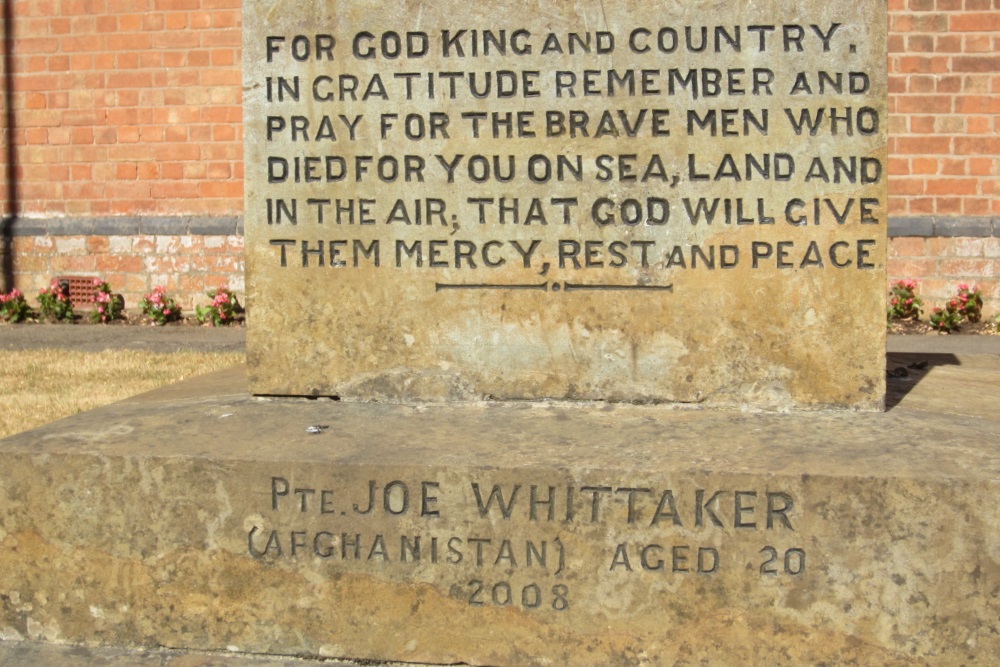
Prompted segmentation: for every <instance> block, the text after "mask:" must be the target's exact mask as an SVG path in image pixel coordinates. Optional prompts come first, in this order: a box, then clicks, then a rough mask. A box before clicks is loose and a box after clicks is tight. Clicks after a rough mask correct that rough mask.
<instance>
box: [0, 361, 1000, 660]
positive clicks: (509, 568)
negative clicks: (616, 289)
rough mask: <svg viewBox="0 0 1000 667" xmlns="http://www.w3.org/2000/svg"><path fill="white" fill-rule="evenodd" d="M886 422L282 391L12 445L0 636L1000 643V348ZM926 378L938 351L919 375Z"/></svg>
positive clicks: (435, 648) (2, 535) (465, 648)
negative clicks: (329, 397)
mask: <svg viewBox="0 0 1000 667" xmlns="http://www.w3.org/2000/svg"><path fill="white" fill-rule="evenodd" d="M919 360H926V361H929V364H928V365H927V367H926V368H924V369H921V368H910V369H909V372H908V376H907V377H905V378H898V379H890V381H889V402H890V405H891V407H890V409H889V411H888V412H887V413H885V414H845V413H836V414H831V413H818V414H817V413H800V414H750V413H740V412H709V411H702V410H675V409H668V408H663V407H655V406H610V405H603V404H589V405H579V404H558V403H514V404H501V405H496V404H478V405H462V406H427V405H422V406H398V405H379V404H349V403H337V402H332V401H310V400H279V399H256V398H252V397H250V396H249V395H247V394H246V393H244V392H243V391H242V387H243V386H245V384H244V383H245V379H244V375H243V371H242V369H235V370H233V371H228V372H225V373H222V374H216V375H214V376H208V377H206V378H203V379H200V380H196V381H192V382H188V383H182V384H180V385H175V386H173V387H171V388H168V389H164V390H160V391H157V392H153V393H150V394H146V395H143V396H140V397H137V398H134V399H131V400H129V401H126V402H123V403H119V404H116V405H113V406H109V407H107V408H103V409H100V410H95V411H93V412H89V413H85V414H81V415H78V416H76V417H73V418H70V419H66V420H63V421H60V422H56V423H54V424H50V425H48V426H46V427H43V428H40V429H36V430H34V431H30V432H27V433H23V434H20V435H17V436H14V437H12V438H9V439H7V440H5V441H3V443H2V444H0V639H7V640H18V639H35V640H45V641H53V642H66V643H86V644H102V645H117V646H126V647H155V646H168V647H186V648H190V649H200V650H209V651H217V650H227V649H228V650H238V651H241V652H248V653H268V654H277V655H306V656H331V657H343V658H353V659H377V660H396V661H407V662H423V663H435V664H439V663H442V664H450V663H456V662H465V663H469V664H473V665H511V666H514V665H516V666H521V665H570V664H572V665H595V666H596V665H658V664H676V663H677V662H678V661H679V662H680V663H684V662H685V661H686V662H691V663H692V664H693V663H700V662H704V664H711V665H747V664H768V665H800V664H820V663H824V662H825V663H827V664H858V665H908V666H909V665H922V664H927V665H931V664H933V665H935V666H937V665H960V664H965V665H972V664H984V665H985V664H992V662H993V660H994V659H995V656H997V655H1000V634H998V632H997V628H998V623H997V618H1000V509H998V504H997V502H996V499H997V497H998V492H1000V485H998V483H997V480H998V479H1000V453H998V451H997V449H998V443H1000V415H998V413H997V411H996V406H997V398H998V395H1000V390H998V387H1000V361H998V360H997V359H996V358H993V357H965V358H961V357H951V356H947V355H909V356H907V355H897V356H895V357H890V362H889V367H890V369H894V368H898V367H901V366H902V367H905V366H907V365H910V364H911V363H914V362H917V361H919ZM914 365H916V366H919V365H920V364H914Z"/></svg>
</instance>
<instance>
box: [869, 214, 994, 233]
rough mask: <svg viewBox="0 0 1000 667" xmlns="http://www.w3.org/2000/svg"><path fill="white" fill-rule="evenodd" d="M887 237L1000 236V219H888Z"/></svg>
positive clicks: (975, 217)
mask: <svg viewBox="0 0 1000 667" xmlns="http://www.w3.org/2000/svg"><path fill="white" fill-rule="evenodd" d="M889 236H890V237H900V236H928V237H930V236H936V237H956V236H966V237H968V236H972V237H988V236H1000V217H988V216H917V217H894V218H889Z"/></svg>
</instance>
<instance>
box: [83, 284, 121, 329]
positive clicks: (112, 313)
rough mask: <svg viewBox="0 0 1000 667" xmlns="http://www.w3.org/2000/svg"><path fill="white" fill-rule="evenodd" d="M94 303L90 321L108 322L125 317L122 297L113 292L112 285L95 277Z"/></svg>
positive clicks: (92, 300)
mask: <svg viewBox="0 0 1000 667" xmlns="http://www.w3.org/2000/svg"><path fill="white" fill-rule="evenodd" d="M91 302H92V303H93V304H94V307H93V310H91V311H90V321H91V322H93V323H95V324H97V323H99V322H100V323H103V324H107V323H108V322H110V321H112V320H123V319H125V314H124V310H125V304H124V303H123V301H122V299H120V298H118V297H116V296H115V295H114V294H112V293H111V287H110V286H109V285H108V284H107V283H106V282H104V281H103V280H101V279H100V278H94V296H93V297H91Z"/></svg>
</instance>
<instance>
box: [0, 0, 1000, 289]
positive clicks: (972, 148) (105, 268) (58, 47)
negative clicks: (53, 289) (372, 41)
mask: <svg viewBox="0 0 1000 667" xmlns="http://www.w3.org/2000/svg"><path fill="white" fill-rule="evenodd" d="M6 1H7V2H12V4H11V6H10V9H11V11H12V14H13V18H14V20H13V24H14V26H13V32H14V38H15V39H14V44H13V47H14V48H13V71H14V76H13V84H14V90H15V94H14V97H13V100H10V101H8V100H4V103H5V104H6V103H8V102H12V103H13V110H14V113H15V115H16V121H17V127H16V131H15V132H14V134H13V140H14V142H15V145H16V148H17V154H18V167H17V170H16V175H17V182H18V186H19V188H18V189H19V202H18V213H19V214H20V215H21V216H22V217H28V218H32V217H43V218H57V217H59V216H69V217H74V218H81V219H82V218H88V217H95V216H96V217H103V216H119V215H120V216H129V217H133V218H134V217H136V216H170V215H199V216H232V215H238V214H239V213H240V212H241V211H242V207H243V201H242V187H243V186H242V177H243V169H242V162H241V156H242V147H241V141H242V124H241V108H240V39H241V35H240V4H241V3H240V0H6ZM248 1H253V0H248ZM889 9H890V35H889V48H890V57H889V76H890V79H889V90H890V97H889V109H890V118H889V128H890V135H891V136H890V140H889V150H890V156H891V157H890V162H889V165H888V172H889V174H890V179H889V191H890V198H889V204H888V208H889V212H890V215H892V216H894V217H897V218H911V219H912V218H919V217H921V216H934V217H936V218H938V219H940V218H948V217H953V216H964V217H969V216H973V217H982V216H1000V196H998V190H1000V187H998V185H1000V0H889ZM0 74H2V73H0ZM0 92H2V89H0ZM5 129H6V128H5ZM4 137H5V140H6V133H4ZM0 162H2V161H0ZM3 169H4V167H3V166H2V165H0V177H2V178H4V179H5V180H4V183H6V174H5V173H4V171H3ZM7 206H8V202H7V201H6V188H3V189H2V190H0V210H5V208H4V207H7ZM903 222H904V223H905V222H906V221H903ZM903 226H905V224H904V225H903ZM994 227H995V228H1000V227H998V226H997V225H994ZM904 232H905V230H904ZM68 238H73V237H68ZM135 238H136V239H141V238H142V237H141V236H139V237H135ZM177 238H179V237H176V236H163V237H156V236H154V237H153V240H152V241H151V242H148V243H147V241H145V240H136V241H134V242H129V244H128V248H127V249H126V248H125V246H124V245H122V244H124V243H125V241H124V240H120V241H119V242H118V245H117V246H116V250H114V251H111V250H110V249H109V250H108V251H107V252H105V251H103V250H101V247H102V244H104V243H105V242H106V241H107V239H105V240H101V239H100V237H93V238H88V237H84V236H80V237H79V239H82V241H80V242H82V243H83V246H80V245H79V243H77V244H76V245H73V244H72V243H70V245H71V246H72V248H69V247H67V248H63V249H62V250H60V246H59V242H58V239H54V240H53V239H48V240H41V241H39V240H37V239H34V240H19V241H18V242H17V248H16V251H17V254H16V255H15V258H14V259H15V269H16V274H15V279H16V281H17V283H18V284H19V285H21V286H23V287H28V288H34V287H35V286H37V285H40V284H44V283H45V282H47V280H48V278H50V277H51V276H52V275H55V274H56V273H57V272H61V271H62V269H63V268H66V269H67V270H68V269H69V268H70V266H69V265H73V266H75V267H76V269H75V270H77V271H79V272H82V273H88V274H96V273H98V272H106V273H107V274H108V275H109V276H113V279H114V280H120V281H121V282H122V284H121V285H119V286H116V287H117V289H120V290H123V291H125V292H126V293H127V295H128V294H138V293H139V292H141V291H144V290H145V291H148V290H149V289H151V288H152V286H154V285H155V284H159V282H160V281H161V280H170V281H173V282H172V283H171V284H174V285H176V287H177V289H178V290H182V291H185V292H186V293H185V295H183V298H184V299H185V300H191V299H194V298H195V295H196V293H197V292H200V291H202V290H203V289H208V288H211V287H214V285H212V284H211V283H212V282H213V281H216V280H219V279H222V278H225V279H227V282H230V283H234V284H236V285H239V284H240V281H241V279H242V276H241V273H240V272H241V262H240V252H239V248H240V247H241V246H240V244H241V242H237V241H236V240H233V239H236V238H238V237H232V238H230V237H229V236H219V237H216V238H215V239H214V240H210V241H208V243H209V244H213V246H214V244H218V243H220V241H219V239H223V240H222V241H221V243H222V246H223V247H224V248H226V249H227V252H229V253H230V254H229V255H228V256H227V257H228V262H229V264H228V266H226V267H223V266H221V265H219V264H213V262H220V261H221V260H220V259H219V258H218V257H217V256H215V255H214V254H213V253H214V251H215V248H214V247H213V248H212V249H211V252H209V249H208V248H206V247H205V239H208V238H209V237H205V239H202V240H201V241H200V243H201V248H200V249H198V248H195V247H194V246H192V247H190V248H188V247H184V246H180V247H179V250H178V251H177V252H174V253H168V255H170V257H172V259H169V260H167V259H165V260H163V261H159V260H156V259H155V255H156V254H157V253H158V248H159V247H160V246H161V245H163V244H166V246H168V247H173V246H171V244H172V243H174V241H172V240H171V239H177ZM161 239H162V240H161ZM66 243H69V242H63V245H65V244H66ZM192 243H194V242H192ZM195 245H197V243H195ZM147 246H148V247H147ZM80 247H83V248H86V250H80ZM974 248H979V249H980V250H974ZM64 251H65V252H64ZM994 252H996V244H995V239H990V238H981V239H967V240H963V239H949V238H919V237H912V238H897V239H894V240H893V243H892V245H891V250H890V254H891V260H890V266H889V273H890V276H891V277H893V278H918V279H921V280H922V281H924V283H925V286H926V288H927V289H928V290H930V291H931V292H933V293H934V294H937V293H939V292H940V293H941V294H942V296H943V295H944V293H945V292H950V290H951V284H952V283H955V282H980V283H983V284H984V285H985V286H986V288H987V290H988V294H990V295H993V298H995V299H996V300H997V301H998V302H1000V286H998V282H997V281H1000V265H998V260H997V257H996V256H995V255H994V254H990V253H994ZM968 253H972V254H968ZM976 253H979V254H976ZM185 255H189V256H190V257H191V258H192V259H191V260H190V261H186V260H183V259H182V258H183V257H184V256H185ZM210 256H211V257H214V259H211V260H209V259H206V257H210ZM223 256H226V255H225V253H223ZM165 262H166V263H165ZM170 262H173V264H170ZM64 265H65V266H64ZM171 271H187V272H188V274H187V277H186V279H184V280H183V281H182V280H181V279H180V277H177V276H175V277H170V275H171ZM994 307H995V306H994Z"/></svg>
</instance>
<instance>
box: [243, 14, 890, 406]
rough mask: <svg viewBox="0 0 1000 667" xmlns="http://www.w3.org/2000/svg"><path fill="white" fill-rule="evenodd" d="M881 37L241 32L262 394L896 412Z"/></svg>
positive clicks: (406, 17) (626, 29) (544, 20)
mask: <svg viewBox="0 0 1000 667" xmlns="http://www.w3.org/2000/svg"><path fill="white" fill-rule="evenodd" d="M885 11H886V9H885V3H884V2H882V1H879V0H861V1H855V0H851V1H850V2H848V1H846V0H837V1H835V2H791V1H778V0H764V1H762V2H747V1H742V0H741V1H739V2H730V1H726V2H721V1H719V0H691V1H690V2H677V1H676V0H651V1H650V2H643V3H641V5H637V4H635V3H625V2H599V1H598V0H574V1H573V2H570V1H567V0H555V1H553V0H546V1H544V2H542V1H541V0H535V1H531V2H507V1H501V2H490V3H470V2H458V1H455V0H448V1H443V2H406V3H384V2H376V1H375V0H350V1H338V0H282V1H281V2H277V1H265V0H259V1H254V2H247V3H245V10H244V48H243V63H244V109H245V132H246V237H247V250H246V252H247V267H248V300H249V304H250V330H249V333H248V351H249V368H250V381H251V388H252V391H253V392H255V393H262V394H305V395H330V394H336V395H340V396H342V397H353V398H362V399H395V400H399V399H419V400H442V399H480V398H488V397H492V398H498V399H524V398H543V397H554V398H570V399H600V400H612V401H679V402H694V403H702V404H707V405H737V404H741V405H745V404H749V405H755V406H762V407H770V408H787V407H795V406H799V407H821V406H838V407H855V408H861V409H879V408H880V407H881V405H882V397H883V394H884V381H883V378H884V367H883V361H882V359H883V351H884V325H883V323H882V321H883V318H884V312H883V311H884V284H885V279H884V277H885V236H886V198H885V164H886V126H887V118H886V103H885V95H886V74H885V62H886V37H885V25H886V16H885Z"/></svg>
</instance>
